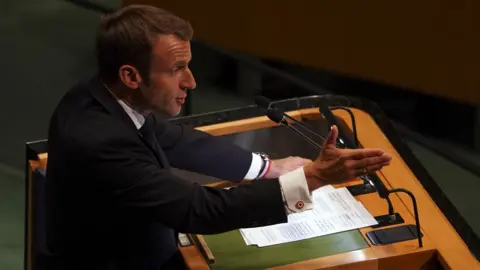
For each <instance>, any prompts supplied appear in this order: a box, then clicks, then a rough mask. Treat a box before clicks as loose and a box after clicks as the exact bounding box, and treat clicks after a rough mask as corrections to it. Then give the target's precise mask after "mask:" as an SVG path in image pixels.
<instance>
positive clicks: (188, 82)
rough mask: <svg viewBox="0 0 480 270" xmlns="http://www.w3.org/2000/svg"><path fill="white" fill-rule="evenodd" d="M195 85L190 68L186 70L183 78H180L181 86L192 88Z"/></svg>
mask: <svg viewBox="0 0 480 270" xmlns="http://www.w3.org/2000/svg"><path fill="white" fill-rule="evenodd" d="M195 87H197V82H196V81H195V77H194V76H193V74H192V72H191V71H190V69H188V70H187V72H186V74H185V77H184V79H183V80H182V88H183V89H185V88H187V89H190V90H193V89H195Z"/></svg>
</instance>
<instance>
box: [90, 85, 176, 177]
mask: <svg viewBox="0 0 480 270" xmlns="http://www.w3.org/2000/svg"><path fill="white" fill-rule="evenodd" d="M89 84H90V87H88V89H89V91H90V93H91V94H92V96H93V97H94V98H95V99H96V100H98V102H100V104H102V106H103V107H105V109H107V111H109V112H110V113H111V114H112V115H113V116H114V117H118V118H120V119H121V120H122V122H124V123H125V124H126V125H127V126H128V127H129V128H131V129H132V131H134V132H135V133H136V134H137V136H139V137H140V139H141V140H142V141H143V143H144V144H145V145H146V146H147V147H148V148H150V150H151V151H153V152H154V154H155V157H156V158H157V160H158V162H159V163H160V164H162V165H163V166H164V167H166V168H168V167H169V163H168V160H167V158H166V157H165V155H164V154H163V153H162V152H163V151H162V150H161V149H155V148H154V147H152V146H151V145H150V144H149V143H148V142H147V141H146V140H145V138H143V136H142V135H141V134H140V131H138V129H137V127H136V126H135V124H134V123H133V121H132V119H131V118H130V116H129V115H128V114H127V112H125V110H124V109H123V108H122V106H121V105H120V104H119V103H118V101H117V100H116V98H115V97H114V96H113V95H112V94H111V93H110V91H108V90H107V89H106V87H105V86H104V85H103V83H102V81H101V80H100V78H99V77H98V76H95V77H93V78H92V79H91V80H90V81H89Z"/></svg>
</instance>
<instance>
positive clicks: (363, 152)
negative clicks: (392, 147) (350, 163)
mask: <svg viewBox="0 0 480 270" xmlns="http://www.w3.org/2000/svg"><path fill="white" fill-rule="evenodd" d="M342 152H344V153H342V154H343V155H344V156H345V157H346V158H348V159H357V160H358V159H364V158H368V157H375V156H382V155H384V154H385V153H384V152H383V151H382V150H380V149H370V148H365V149H344V150H342Z"/></svg>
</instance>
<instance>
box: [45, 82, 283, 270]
mask: <svg viewBox="0 0 480 270" xmlns="http://www.w3.org/2000/svg"><path fill="white" fill-rule="evenodd" d="M156 134H157V139H158V142H159V143H160V145H161V148H162V151H161V153H155V152H154V151H152V149H151V148H150V147H148V146H147V144H146V142H145V141H144V140H143V138H142V137H141V136H140V134H139V132H138V131H137V129H136V127H135V126H134V124H133V122H132V120H131V119H130V118H129V116H128V115H127V114H126V112H125V111H124V110H123V108H122V107H121V106H120V105H119V104H118V102H117V101H116V100H115V98H114V97H113V96H112V95H111V94H110V93H109V92H108V91H107V90H106V89H105V88H104V86H103V84H102V83H101V81H100V80H99V79H98V78H96V77H94V78H93V79H91V80H90V81H89V82H87V83H81V84H79V85H77V86H75V87H74V88H73V89H71V90H70V91H69V92H68V93H67V94H66V95H65V96H64V97H63V99H62V100H61V102H60V104H59V105H58V107H57V108H56V110H55V112H54V114H53V116H52V118H51V124H50V128H49V137H48V144H49V149H48V153H49V156H48V166H47V179H48V181H47V196H48V198H49V202H48V204H47V206H48V230H47V239H48V243H49V246H50V249H51V251H52V252H54V253H55V254H56V256H53V257H51V258H50V260H49V261H50V262H51V263H52V264H51V267H52V269H53V268H55V267H57V268H59V267H63V268H64V269H136V270H143V269H160V268H161V267H162V266H165V264H166V262H168V261H169V260H170V258H171V257H172V256H174V254H175V253H176V252H178V251H177V249H176V242H175V241H176V239H175V234H174V232H175V231H176V232H185V233H199V234H215V233H221V232H225V231H229V230H233V229H238V228H246V227H252V226H260V225H270V224H275V223H280V222H286V214H285V209H284V204H283V200H282V195H281V190H280V187H279V182H278V180H261V181H254V182H253V183H251V184H247V185H241V186H240V187H237V188H233V189H230V190H224V189H218V188H210V187H203V186H201V185H199V184H196V183H195V179H182V178H179V177H176V176H175V175H173V174H172V173H171V172H170V170H169V169H168V168H169V166H173V167H176V168H180V169H186V170H190V171H196V172H200V173H203V174H207V175H211V176H214V177H218V178H221V179H228V180H241V179H242V178H243V177H244V176H245V174H246V172H247V171H248V169H249V166H250V163H251V159H252V158H251V152H248V151H245V150H243V149H241V148H239V147H237V146H235V145H233V144H232V143H231V142H229V141H227V140H226V139H223V138H219V137H213V136H210V135H207V134H205V133H203V132H199V131H196V130H193V129H191V128H188V127H186V126H182V125H174V124H171V123H167V122H161V123H158V124H157V126H156ZM54 264H56V266H55V267H54V266H53V265H54Z"/></svg>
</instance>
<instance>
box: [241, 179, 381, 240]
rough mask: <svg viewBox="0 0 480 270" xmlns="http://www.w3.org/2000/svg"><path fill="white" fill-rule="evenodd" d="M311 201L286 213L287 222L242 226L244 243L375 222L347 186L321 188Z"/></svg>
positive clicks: (301, 236)
mask: <svg viewBox="0 0 480 270" xmlns="http://www.w3.org/2000/svg"><path fill="white" fill-rule="evenodd" d="M312 200H313V209H312V210H308V211H304V212H302V213H295V214H291V215H289V216H288V223H282V224H277V225H272V226H265V227H257V228H248V229H241V230H240V232H241V234H242V236H243V238H244V240H245V243H246V244H247V245H257V246H259V247H264V246H270V245H277V244H282V243H287V242H293V241H298V240H303V239H308V238H312V237H317V236H322V235H328V234H333V233H338V232H342V231H348V230H353V229H358V228H362V227H367V226H372V225H375V224H377V221H376V220H375V218H374V217H373V216H372V215H371V214H370V213H369V212H368V211H367V210H366V209H365V207H364V206H363V205H362V204H361V203H360V202H358V201H357V200H355V198H354V197H353V196H352V195H351V194H350V192H349V191H348V189H346V188H339V189H335V188H334V187H333V186H325V187H322V188H320V189H318V190H316V191H314V192H313V193H312Z"/></svg>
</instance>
